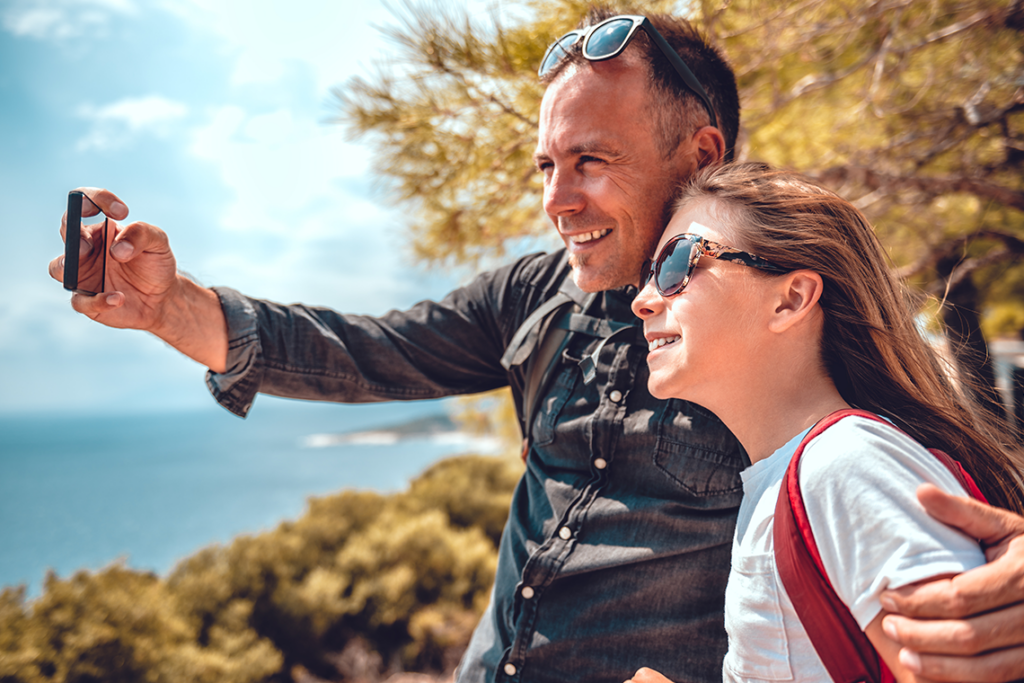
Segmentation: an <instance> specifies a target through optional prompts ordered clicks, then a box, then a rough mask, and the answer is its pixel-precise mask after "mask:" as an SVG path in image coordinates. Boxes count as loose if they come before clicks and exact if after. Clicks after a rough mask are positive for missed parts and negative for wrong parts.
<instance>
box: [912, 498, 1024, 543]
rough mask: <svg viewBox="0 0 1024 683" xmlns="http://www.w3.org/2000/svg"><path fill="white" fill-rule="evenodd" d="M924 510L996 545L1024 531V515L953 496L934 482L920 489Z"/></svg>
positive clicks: (984, 541) (952, 525) (968, 533)
mask: <svg viewBox="0 0 1024 683" xmlns="http://www.w3.org/2000/svg"><path fill="white" fill-rule="evenodd" d="M917 499H918V500H919V501H920V502H921V505H922V506H924V509H925V511H926V512H927V513H928V514H929V515H931V516H932V517H934V518H935V519H937V520H939V521H940V522H942V523H944V524H946V525H948V526H951V527H956V528H957V529H959V530H960V531H963V532H964V533H965V534H967V535H968V536H972V537H974V538H977V539H980V540H981V541H982V542H983V543H984V544H985V545H995V544H997V543H1000V542H1002V541H1003V540H1004V539H1006V538H1007V537H1008V536H1014V535H1019V534H1021V533H1024V519H1021V518H1020V517H1018V516H1017V515H1014V514H1013V513H1011V512H1009V511H1007V510H1003V509H1001V508H996V507H992V506H991V505H986V504H985V503H982V502H980V501H977V500H974V499H973V498H965V497H960V496H953V495H950V494H948V493H946V492H945V491H942V490H940V489H938V488H937V487H935V486H932V485H931V484H922V485H921V486H919V487H918V489H917Z"/></svg>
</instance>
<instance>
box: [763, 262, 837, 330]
mask: <svg viewBox="0 0 1024 683" xmlns="http://www.w3.org/2000/svg"><path fill="white" fill-rule="evenodd" d="M776 285H777V286H776V290H775V291H776V299H775V310H774V311H773V312H772V316H771V320H770V321H769V323H768V329H770V330H771V331H772V332H785V331H786V330H788V329H790V328H792V327H793V326H795V325H798V324H800V323H802V322H803V321H805V320H809V319H810V317H811V315H812V314H813V313H814V311H816V310H817V308H818V300H819V299H821V293H822V292H823V291H824V290H825V285H824V283H823V282H822V281H821V276H820V275H818V274H817V273H815V272H814V271H812V270H794V271H793V272H792V273H787V274H786V275H781V276H779V277H778V278H777V283H776Z"/></svg>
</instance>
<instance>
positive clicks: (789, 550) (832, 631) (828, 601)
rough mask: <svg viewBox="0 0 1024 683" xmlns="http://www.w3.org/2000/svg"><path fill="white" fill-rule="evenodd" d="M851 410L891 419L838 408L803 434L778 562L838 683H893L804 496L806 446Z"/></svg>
mask: <svg viewBox="0 0 1024 683" xmlns="http://www.w3.org/2000/svg"><path fill="white" fill-rule="evenodd" d="M851 415H857V416H859V417H864V418H867V419H869V420H876V421H878V422H883V423H885V424H887V425H889V426H892V424H891V423H889V422H888V421H886V420H884V419H882V418H881V417H879V416H878V415H875V414H874V413H869V412H866V411H863V410H853V409H850V410H838V411H836V412H834V413H832V414H831V415H828V416H827V417H825V418H824V419H822V420H821V421H820V422H818V423H817V424H816V425H814V427H813V428H812V429H811V431H810V432H808V433H807V436H805V437H804V438H803V440H802V441H801V442H800V445H799V446H797V449H796V452H795V453H793V459H792V460H791V461H790V463H789V467H788V468H787V469H786V475H785V477H784V478H783V481H782V488H781V490H780V491H779V499H778V502H777V503H776V505H775V522H774V528H773V541H774V545H775V563H776V565H777V566H778V569H779V576H780V577H781V578H782V585H783V586H785V588H786V593H787V594H788V595H789V599H790V601H791V602H792V603H793V607H794V609H795V610H796V613H797V615H798V616H799V617H800V622H801V623H802V624H803V626H804V629H805V630H806V631H807V636H808V637H809V638H810V640H811V644H812V645H814V649H815V650H816V651H817V653H818V657H819V658H821V661H822V663H823V664H824V665H825V668H826V669H828V673H829V675H830V676H831V677H832V680H833V681H835V682H836V683H889V682H890V681H894V680H895V679H894V678H893V675H892V672H891V671H889V668H888V667H887V666H886V665H885V662H883V661H881V659H879V657H878V653H877V652H875V648H874V647H873V646H872V645H871V641H869V640H868V637H867V636H866V635H864V632H863V631H861V630H860V627H859V626H858V625H857V622H856V620H855V619H854V618H853V615H852V614H850V610H849V608H847V606H846V604H845V603H843V601H842V600H840V599H839V596H838V595H837V594H836V592H835V589H833V588H832V584H831V582H830V581H829V580H828V576H827V575H826V574H825V567H824V565H823V564H822V561H821V555H820V554H819V552H818V546H817V544H816V543H815V542H814V534H813V532H812V531H811V525H810V522H809V521H808V519H807V510H806V508H805V507H804V502H803V498H802V497H801V495H800V480H799V477H798V476H797V467H798V463H799V461H800V456H801V455H802V454H803V450H804V447H805V446H806V445H807V444H808V443H809V442H810V441H811V440H812V439H813V438H814V437H816V436H818V435H819V434H821V433H822V432H823V431H825V430H826V429H828V428H829V427H831V426H832V425H833V424H835V423H836V422H838V421H839V420H841V419H843V418H844V417H849V416H851ZM928 451H929V452H930V453H931V454H932V455H934V456H935V457H936V458H938V459H939V461H940V462H942V464H943V465H945V466H946V467H947V468H948V469H949V471H950V472H952V473H953V475H954V476H955V477H956V478H957V480H958V481H959V482H960V484H961V485H962V486H963V487H964V489H966V490H967V491H968V492H969V493H970V494H971V495H972V496H973V497H974V498H976V499H978V500H981V501H984V502H988V501H987V500H986V499H985V496H984V494H982V492H981V490H980V489H979V488H978V486H977V484H975V483H974V480H973V479H972V478H971V476H970V475H969V474H968V473H967V472H966V471H965V470H964V468H963V467H962V466H961V465H960V463H959V462H957V461H956V460H954V459H953V458H951V457H950V456H949V455H947V454H946V453H944V452H942V451H940V450H937V449H928Z"/></svg>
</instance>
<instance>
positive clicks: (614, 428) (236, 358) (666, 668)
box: [50, 12, 1024, 682]
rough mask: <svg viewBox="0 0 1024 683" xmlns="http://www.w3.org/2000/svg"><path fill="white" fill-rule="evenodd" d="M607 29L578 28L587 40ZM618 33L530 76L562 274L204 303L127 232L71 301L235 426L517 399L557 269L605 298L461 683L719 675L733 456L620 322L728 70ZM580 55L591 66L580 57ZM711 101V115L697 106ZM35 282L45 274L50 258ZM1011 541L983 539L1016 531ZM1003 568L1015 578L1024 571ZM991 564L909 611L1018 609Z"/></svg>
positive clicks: (589, 324) (723, 101) (696, 50)
mask: <svg viewBox="0 0 1024 683" xmlns="http://www.w3.org/2000/svg"><path fill="white" fill-rule="evenodd" d="M610 16H611V15H610V13H609V12H593V13H592V14H591V16H590V17H588V20H587V22H586V25H587V26H590V25H594V24H596V23H598V22H599V21H601V20H604V19H607V18H609V17H610ZM624 21H625V23H621V22H620V23H613V24H609V25H606V28H607V29H608V30H607V31H606V32H604V33H603V34H601V36H600V38H602V39H603V40H605V41H606V42H608V43H609V44H610V48H611V50H610V52H609V51H605V52H602V51H601V50H602V48H603V47H604V48H607V47H609V45H607V44H606V45H604V46H602V45H601V44H600V41H597V42H598V44H596V45H595V44H594V42H595V41H591V42H589V43H587V41H586V40H585V38H586V36H584V35H575V36H568V38H567V39H566V40H563V41H559V47H557V48H556V49H555V50H553V52H552V53H551V54H550V55H549V57H550V60H547V59H546V61H545V67H550V72H548V73H547V74H546V75H545V79H546V80H547V82H548V88H547V91H546V93H545V95H544V100H543V103H542V107H541V115H540V129H539V141H538V146H537V152H536V160H537V166H538V168H539V169H540V171H541V172H542V173H543V174H544V208H545V211H546V212H547V213H548V215H549V216H550V217H551V219H552V222H553V223H554V225H555V227H556V228H557V230H558V232H559V234H560V236H561V237H562V240H563V242H564V243H565V254H567V255H568V263H569V264H570V265H569V266H567V265H566V263H565V259H564V254H561V253H559V254H554V255H547V256H546V255H533V256H528V257H525V258H523V259H520V260H519V261H517V262H515V263H513V264H511V265H509V266H507V267H505V268H502V269H499V270H497V271H494V272H490V273H485V274H483V275H481V276H480V277H479V278H477V279H476V280H475V281H474V282H473V283H471V284H470V285H468V286H467V287H464V288H461V289H458V290H456V291H455V292H452V293H451V294H450V295H449V296H448V297H446V298H445V299H444V301H442V302H440V303H434V302H423V303H421V304H418V305H417V306H415V307H413V308H412V309H411V310H409V311H407V312H404V313H396V312H393V313H389V314H388V315H386V316H384V317H382V318H379V319H373V318H368V317H364V316H343V315H341V314H338V313H335V312H333V311H328V310H324V309H312V308H308V307H305V306H280V305H277V304H272V303H269V302H264V301H256V300H251V299H248V298H245V297H243V296H241V295H240V294H238V293H237V292H234V291H232V290H227V289H216V290H207V289H204V288H201V287H199V286H198V285H196V284H195V283H193V282H191V281H190V280H188V279H187V278H184V277H183V276H180V275H178V274H177V272H176V267H175V262H174V257H173V255H172V253H171V251H170V249H169V247H168V243H167V237H166V235H165V234H164V233H163V232H162V231H160V230H159V229H157V228H155V227H153V226H150V225H148V224H145V223H132V224H130V225H128V226H127V227H125V228H124V229H123V232H121V233H120V234H119V235H118V237H117V239H116V241H115V243H114V245H113V246H112V247H111V255H112V261H113V262H112V263H111V265H110V269H111V271H112V272H111V280H112V283H113V286H114V290H115V291H113V292H112V293H110V294H107V295H101V296H97V297H83V296H81V295H75V296H74V297H73V298H72V305H73V306H74V307H75V309H76V310H78V311H80V312H82V313H84V314H86V315H89V316H90V317H92V318H95V319H97V320H98V321H99V322H102V323H104V324H107V325H111V326H115V327H131V328H137V329H145V330H148V331H150V332H152V333H154V334H156V335H157V336H159V337H160V338H161V339H164V340H165V341H167V342H169V343H170V344H172V345H173V346H175V347H176V348H178V349H179V350H180V351H182V352H183V353H185V354H187V355H189V356H190V357H192V358H194V359H195V360H197V361H199V362H200V363H203V364H205V365H206V366H207V367H209V368H210V370H211V372H210V373H209V374H208V376H207V381H208V384H209V386H210V388H211V390H212V391H213V393H214V395H215V396H216V397H217V399H218V400H219V401H220V402H221V403H222V404H223V405H225V406H226V407H227V408H228V409H230V410H232V411H233V412H236V413H238V414H240V415H244V414H245V412H246V411H247V410H248V409H249V407H250V406H251V403H252V400H253V399H254V397H255V394H256V393H257V392H260V391H262V392H264V393H271V394H275V395H280V396H292V397H302V398H319V399H323V400H336V401H346V402H358V401H370V400H385V399H418V398H431V397H436V396H445V395H452V394H463V393H473V392H477V391H483V390H487V389H492V388H495V387H499V386H505V385H511V386H512V389H513V394H514V395H515V397H516V400H517V403H518V402H519V401H520V399H521V398H522V395H523V394H524V392H528V391H529V389H530V380H529V377H528V370H527V368H526V367H524V366H526V365H528V364H521V365H513V366H512V369H511V370H509V371H506V369H505V368H504V367H503V365H502V362H501V361H502V359H503V356H505V352H506V347H507V346H509V344H510V342H511V341H512V339H513V337H515V336H516V332H517V330H519V329H520V327H521V326H522V325H523V323H524V322H525V321H526V320H527V319H528V318H529V317H530V314H531V313H533V312H534V311H536V310H537V309H538V308H539V307H541V306H542V305H543V304H544V303H545V302H546V301H548V300H550V299H551V298H552V297H554V296H555V295H556V293H558V292H559V290H562V289H565V285H564V280H565V279H566V274H567V272H568V269H569V267H570V266H571V272H572V277H573V279H574V280H575V283H576V285H578V287H579V289H581V290H583V291H586V292H598V294H597V296H596V298H594V299H593V301H590V302H587V303H586V304H585V305H584V306H583V308H584V309H585V310H581V311H580V312H579V313H580V316H582V317H579V316H578V317H577V318H576V319H575V320H576V322H577V325H576V327H575V328H573V331H572V332H571V333H570V334H569V335H568V337H567V338H566V342H565V346H564V348H563V349H562V350H561V353H560V354H556V357H555V369H554V371H553V373H552V375H551V377H550V380H549V381H548V383H547V385H546V388H545V390H544V391H543V392H541V397H540V400H539V401H538V406H539V408H538V410H537V412H536V416H535V418H533V419H531V420H530V421H529V423H528V425H527V432H528V437H529V441H528V448H529V450H528V457H527V460H526V472H525V474H524V476H523V479H522V481H521V482H520V484H519V486H518V487H517V489H516V492H515V495H514V497H513V501H512V508H511V513H510V517H509V521H508V524H507V526H506V528H505V531H504V534H503V536H502V540H501V547H500V550H499V560H498V571H497V576H496V579H495V587H494V592H493V595H492V600H491V604H490V606H489V608H488V611H487V613H486V614H485V615H484V617H483V619H482V621H481V623H480V625H479V626H478V628H477V631H476V632H475V634H474V636H473V639H472V642H471V644H470V647H469V650H468V651H467V653H466V656H465V658H464V660H463V663H462V665H461V667H460V672H459V680H460V681H467V682H468V681H492V680H507V681H545V680H551V681H564V680H571V679H579V680H591V681H622V680H624V679H626V678H629V677H630V676H631V675H632V674H633V672H634V671H636V670H637V669H638V668H639V667H641V666H650V667H651V668H653V669H656V670H658V671H661V672H663V673H664V674H665V675H667V676H668V677H669V678H670V679H671V680H675V681H712V680H720V677H721V660H722V656H723V654H724V652H725V646H726V643H725V633H724V630H723V627H722V609H723V593H724V587H725V580H726V576H727V573H728V566H729V564H728V563H729V552H730V544H731V537H732V530H733V525H734V521H735V514H736V508H737V506H738V503H739V499H740V496H741V487H740V483H739V479H738V473H739V471H740V470H741V469H743V468H744V467H745V466H746V458H745V456H744V455H743V453H742V452H741V450H740V449H739V448H738V446H737V445H736V442H735V441H734V439H733V438H732V436H731V435H730V434H728V432H726V431H725V430H724V428H723V427H722V426H721V424H720V423H719V422H718V421H717V419H716V418H714V416H712V415H710V414H708V413H707V412H706V411H704V410H702V409H700V408H699V407H697V406H694V405H690V404H687V403H685V402H681V401H670V402H661V401H657V400H655V399H653V398H652V397H651V396H650V395H649V394H648V393H647V386H646V385H647V368H646V363H645V358H646V352H647V349H646V344H645V343H644V342H643V340H642V338H641V337H640V336H639V335H638V334H634V333H633V328H632V327H630V325H632V323H633V322H634V320H633V317H632V314H631V313H630V310H629V304H630V301H631V298H632V295H633V294H634V293H635V289H634V288H633V287H632V285H634V284H635V282H636V281H637V279H638V275H639V272H640V267H641V263H642V261H643V259H644V258H645V257H646V256H647V255H648V254H649V253H650V252H651V251H652V249H653V246H654V245H655V243H656V242H657V240H658V237H659V236H660V234H661V231H662V228H663V226H664V224H665V218H666V215H667V211H668V209H669V207H670V205H671V201H672V199H673V196H674V195H675V192H676V188H677V187H678V184H679V183H680V182H681V181H682V180H684V179H685V178H687V177H688V176H689V175H690V174H691V173H692V172H693V171H694V170H695V169H697V168H699V167H702V166H705V165H708V164H714V163H718V162H720V161H721V160H722V159H723V158H724V157H725V156H726V154H727V150H728V149H730V148H731V147H732V145H733V143H734V141H735V135H736V129H737V125H738V102H737V100H736V92H735V84H734V80H733V77H732V74H731V72H730V71H729V69H728V67H727V66H726V65H725V63H724V61H723V60H722V59H721V57H720V56H719V55H718V53H717V52H716V51H715V50H713V49H712V48H710V47H708V46H707V45H705V44H704V42H703V41H702V40H701V39H700V38H699V36H698V35H697V34H696V33H695V32H694V31H693V30H692V29H691V28H690V27H689V26H688V25H687V24H685V22H679V21H675V20H671V19H669V18H664V17H663V18H655V19H654V24H655V25H656V26H657V30H658V31H660V32H661V33H664V34H665V37H666V38H667V39H668V41H669V43H671V44H672V45H673V46H674V47H675V48H676V49H678V50H679V53H680V54H681V55H682V57H683V60H684V62H685V63H686V64H688V65H689V69H690V70H692V72H694V73H696V74H700V75H701V80H702V82H703V88H702V87H700V85H699V84H698V85H697V86H696V87H694V85H693V84H692V83H687V82H686V81H685V80H684V78H685V77H686V72H684V71H683V70H682V69H680V68H679V67H678V65H673V64H671V63H670V62H669V61H668V59H667V58H666V55H665V54H664V53H663V51H662V50H661V49H660V48H659V47H658V46H657V45H656V44H655V43H653V42H652V40H651V39H650V38H649V37H648V33H650V34H651V35H653V33H654V30H653V29H652V28H650V27H648V26H646V25H645V26H640V23H639V21H638V20H633V19H630V18H627V19H625V20H624ZM627 24H628V26H627ZM620 29H622V30H623V31H626V32H625V33H622V32H620ZM628 31H633V32H634V33H632V34H630V33H628ZM629 36H633V39H632V41H631V42H629V43H628V44H627V42H626V38H628V37H629ZM574 40H575V41H576V42H573V41H574ZM616 41H618V43H616ZM584 45H586V46H587V47H588V48H593V49H591V50H590V51H589V52H588V53H587V54H588V56H587V57H586V58H585V57H584V56H582V55H583V51H582V50H581V48H583V47H584ZM619 48H622V49H621V53H620V52H619V51H618V49H619ZM560 51H561V52H560ZM562 53H567V56H565V58H562V57H563V54H562ZM594 58H603V60H602V61H591V59H594ZM683 68H686V67H683ZM705 88H706V89H707V95H706V96H703V94H702V93H700V92H698V89H699V90H700V91H703V90H704V89H705ZM695 94H696V95H697V96H696V97H695ZM712 124H714V125H712ZM89 193H90V195H91V196H92V198H93V201H94V202H95V203H96V204H97V205H98V206H100V207H101V208H102V209H103V211H104V212H105V213H106V214H107V215H108V216H110V217H112V218H115V219H118V220H120V219H123V218H125V217H126V216H127V209H126V208H125V206H124V205H123V204H122V203H121V202H120V201H119V200H118V199H117V198H116V197H115V196H114V195H112V194H111V193H109V192H106V191H101V190H97V191H89ZM129 265H130V266H131V268H130V269H129V268H126V267H125V266H129ZM50 270H51V274H52V275H53V276H54V277H57V278H58V279H59V278H60V275H61V264H60V259H55V260H54V262H53V263H51V267H50ZM545 326H547V324H546V323H541V327H545ZM543 336H544V335H540V334H538V335H534V336H533V337H532V338H530V339H532V341H531V342H529V343H528V344H527V346H526V350H527V351H530V352H533V350H534V348H535V347H534V346H531V345H530V344H535V345H536V347H540V346H542V345H543V339H541V337H543ZM581 367H583V368H587V369H588V372H587V373H585V374H584V373H581V371H580V368H581ZM591 375H592V378H591V377H590V376H591ZM588 380H589V381H588ZM975 516H976V515H975ZM967 517H969V518H970V519H974V517H972V516H971V515H967ZM961 521H963V520H961ZM1015 523H1016V518H1014V519H1012V520H1009V521H1005V525H1008V526H1009V527H1011V528H1009V529H1004V527H1003V526H999V525H997V526H999V529H998V530H997V532H994V533H1001V534H1004V535H1010V534H1011V533H1013V534H1019V533H1020V532H1021V531H1024V526H1022V527H1021V528H1016V527H1013V524H1015ZM963 525H964V524H963V523H961V524H960V526H963ZM1007 556H1008V557H1010V556H1013V557H1016V558H1017V561H1018V563H1019V560H1020V557H1021V553H1020V552H1017V553H1014V552H1013V551H1011V552H1010V553H1008V554H1007ZM985 569H987V570H989V572H991V574H990V576H993V577H995V578H996V579H997V580H998V581H999V582H1000V585H1004V586H1007V587H1008V588H1007V590H1006V591H1004V592H1002V593H999V594H997V595H994V596H993V594H992V591H985V592H983V594H982V597H981V598H980V599H981V600H986V601H987V602H981V603H971V604H967V605H966V606H965V605H964V604H958V605H957V608H958V610H959V611H957V610H956V609H953V610H950V609H947V608H945V607H944V606H943V605H942V601H941V599H936V598H935V597H934V596H933V597H932V598H931V599H930V600H925V601H924V604H925V605H926V606H924V607H919V608H917V609H919V610H930V615H946V614H948V615H951V616H959V615H963V614H971V613H974V612H978V611H981V610H980V609H976V608H975V607H976V606H977V605H978V604H981V605H983V606H984V608H985V609H988V608H989V607H992V606H999V605H1004V604H1012V603H1015V602H1017V601H1019V600H1021V599H1022V598H1024V588H1022V587H1021V586H1024V578H1022V577H1024V570H1017V569H1016V564H1014V562H1012V561H1008V560H1004V561H1001V563H995V564H992V565H988V566H987V567H986V568H985ZM964 576H967V575H964ZM955 597H957V596H954V598H955ZM902 599H904V601H905V603H906V604H908V605H911V604H914V603H913V602H912V601H913V598H906V597H903V598H902ZM908 609H909V608H908ZM1019 609H1020V608H1017V607H1009V608H1006V609H1000V610H997V611H996V614H999V615H1001V616H1000V618H1001V619H1002V621H1000V622H999V624H1002V625H1003V626H1004V628H1003V629H1002V631H1001V632H1003V633H1012V632H1014V631H1020V630H1021V628H1020V626H1019V625H1020V624H1021V622H1024V618H1022V617H1021V613H1020V611H1019ZM1015 610H1016V611H1015ZM988 617H989V615H986V616H985V617H982V619H986V618H988ZM986 623H992V622H991V621H988V622H979V621H973V622H967V624H968V626H965V625H964V624H963V623H961V622H951V623H950V624H945V625H944V626H940V627H939V628H938V629H936V628H935V623H932V622H929V623H926V624H923V625H922V624H921V623H920V622H917V621H913V620H908V619H904V620H902V621H898V622H896V628H897V629H898V634H899V635H900V636H902V637H903V638H905V639H906V641H907V642H908V643H910V644H912V645H915V646H918V648H919V650H921V651H924V652H957V651H958V652H962V653H964V654H973V653H975V652H979V651H983V650H986V649H989V648H988V647H985V646H983V645H980V644H978V643H974V644H973V646H972V644H971V643H967V644H966V646H963V645H962V643H963V638H962V637H961V636H959V634H960V633H962V632H963V630H964V629H965V628H968V627H969V625H970V624H982V626H980V627H981V628H984V627H985V626H984V624H986ZM1006 624H1010V625H1012V626H1013V627H1014V628H1005V626H1006ZM929 629H931V630H932V631H935V630H937V631H938V633H933V632H930V631H929ZM950 632H953V633H954V635H953V636H949V635H948V634H949V633H950ZM922 634H923V635H922ZM894 637H896V636H894ZM1022 642H1024V635H1014V636H1011V637H1008V638H1007V639H1006V640H1005V643H1003V642H1000V643H999V644H998V646H1003V645H1004V644H1005V645H1007V646H1009V645H1015V644H1019V643H1022ZM954 646H956V647H960V648H961V649H959V650H955V649H954ZM908 652H909V651H908ZM1004 652H1008V653H1010V654H1009V655H1000V656H1004V657H1009V658H1010V660H1012V661H1011V665H1012V666H1017V667H1019V668H1006V669H1003V670H1000V669H998V665H999V662H994V663H993V662H991V661H990V662H988V667H989V668H988V669H986V668H985V666H986V663H985V661H984V660H972V661H969V662H968V663H967V665H968V666H969V671H971V672H972V674H978V672H981V674H980V675H981V676H985V677H987V678H978V679H977V680H1007V679H1009V678H1012V677H1014V676H1017V675H1024V663H1022V662H1024V648H1016V649H1009V650H1005V651H1004ZM908 656H911V657H912V656H914V653H910V654H908ZM918 661H919V662H921V665H922V666H923V667H924V671H925V673H926V674H927V675H929V676H933V677H936V678H939V679H941V677H940V676H938V675H935V674H933V671H938V670H939V669H932V668H929V667H931V666H932V665H933V664H934V663H935V662H938V666H940V667H949V666H953V667H955V666H958V665H963V664H964V662H965V661H966V660H963V659H958V658H950V657H938V658H935V659H934V660H933V659H932V658H930V657H928V656H922V657H919V660H918ZM951 661H952V664H951V663H950V662H951ZM979 661H980V662H981V663H980V664H979ZM945 670H946V671H951V672H952V673H949V674H948V675H947V677H946V679H945V680H961V679H964V680H967V679H968V677H966V676H963V675H961V674H960V671H959V670H956V669H945Z"/></svg>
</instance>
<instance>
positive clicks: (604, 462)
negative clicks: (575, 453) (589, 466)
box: [594, 458, 608, 470]
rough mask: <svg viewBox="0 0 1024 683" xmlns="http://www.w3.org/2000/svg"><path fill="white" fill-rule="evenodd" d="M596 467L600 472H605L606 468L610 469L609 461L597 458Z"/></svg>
mask: <svg viewBox="0 0 1024 683" xmlns="http://www.w3.org/2000/svg"><path fill="white" fill-rule="evenodd" d="M594 467H596V468H597V469H599V470H603V469H604V468H605V467H608V461H607V460H605V459H604V458H597V459H595V460H594Z"/></svg>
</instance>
